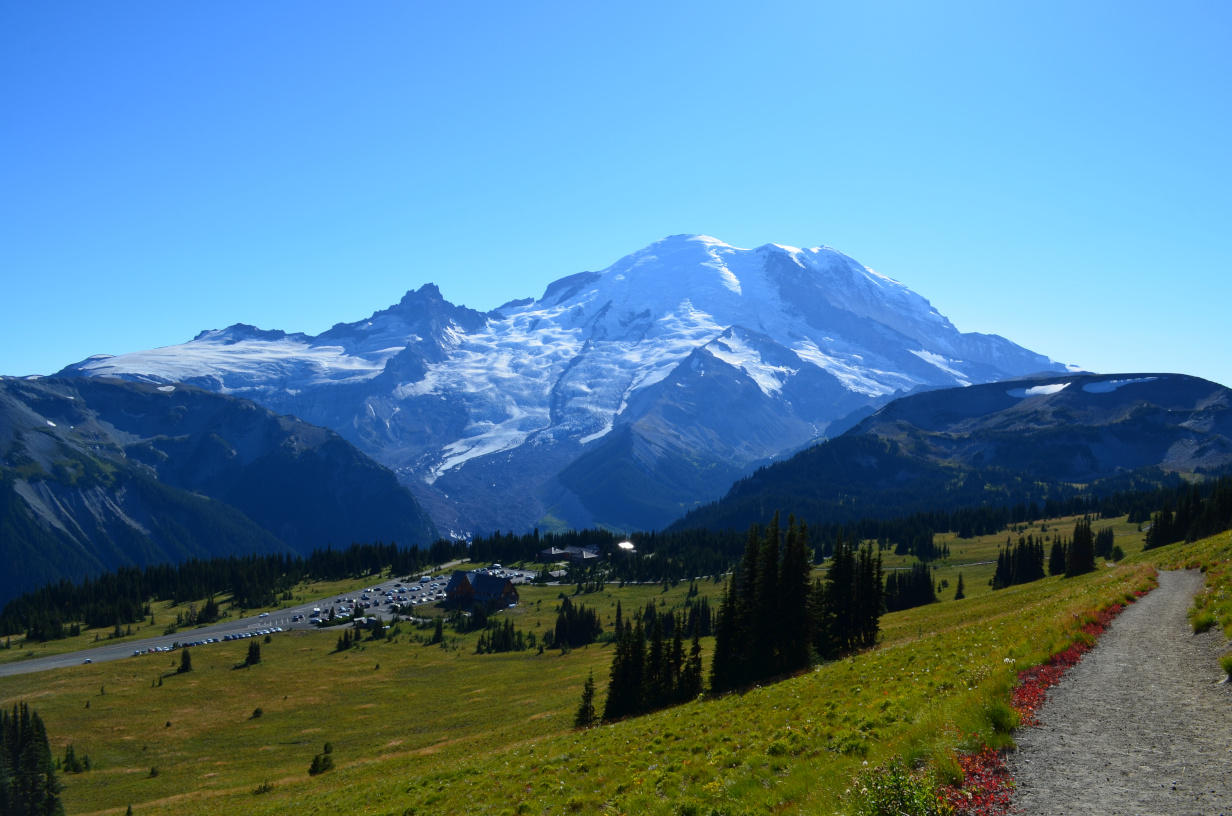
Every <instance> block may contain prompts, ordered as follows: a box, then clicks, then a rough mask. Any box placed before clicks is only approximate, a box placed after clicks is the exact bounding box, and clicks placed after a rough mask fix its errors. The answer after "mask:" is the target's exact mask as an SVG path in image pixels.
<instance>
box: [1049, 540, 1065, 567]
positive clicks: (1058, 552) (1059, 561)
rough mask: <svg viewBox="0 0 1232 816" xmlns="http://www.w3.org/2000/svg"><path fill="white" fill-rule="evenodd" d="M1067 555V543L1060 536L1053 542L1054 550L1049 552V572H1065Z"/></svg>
mask: <svg viewBox="0 0 1232 816" xmlns="http://www.w3.org/2000/svg"><path fill="white" fill-rule="evenodd" d="M1066 557H1067V556H1066V552H1065V544H1064V543H1062V541H1061V539H1060V538H1058V539H1057V540H1056V541H1054V542H1052V550H1051V551H1050V552H1049V554H1048V574H1049V575H1062V574H1064V572H1065V561H1066Z"/></svg>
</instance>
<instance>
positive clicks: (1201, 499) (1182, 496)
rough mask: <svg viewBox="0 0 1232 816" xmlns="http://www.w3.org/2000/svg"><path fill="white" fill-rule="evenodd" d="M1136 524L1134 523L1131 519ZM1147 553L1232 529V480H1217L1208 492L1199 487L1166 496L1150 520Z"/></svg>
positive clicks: (1190, 486) (1176, 491)
mask: <svg viewBox="0 0 1232 816" xmlns="http://www.w3.org/2000/svg"><path fill="white" fill-rule="evenodd" d="M1131 520H1132V519H1131ZM1150 523H1151V526H1150V529H1148V530H1147V532H1146V549H1148V550H1151V549H1154V548H1156V547H1162V546H1164V545H1166V544H1175V543H1177V542H1179V541H1197V540H1198V539H1200V538H1206V537H1207V536H1212V535H1215V534H1216V533H1222V532H1223V531H1224V530H1227V529H1229V528H1232V477H1228V476H1225V477H1223V478H1221V479H1219V480H1217V481H1216V482H1215V483H1214V484H1213V485H1211V486H1210V487H1209V488H1208V490H1206V491H1204V490H1203V489H1202V487H1201V486H1199V485H1196V484H1194V485H1187V486H1182V487H1179V488H1177V489H1176V490H1175V491H1173V492H1172V493H1171V494H1170V495H1166V496H1165V497H1164V500H1163V502H1162V506H1161V507H1160V508H1159V509H1158V510H1157V511H1156V512H1154V513H1152V514H1151V517H1150Z"/></svg>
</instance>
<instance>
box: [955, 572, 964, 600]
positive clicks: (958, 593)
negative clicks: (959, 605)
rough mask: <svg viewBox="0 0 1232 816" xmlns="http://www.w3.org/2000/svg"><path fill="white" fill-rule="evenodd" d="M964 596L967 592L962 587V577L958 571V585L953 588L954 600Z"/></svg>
mask: <svg viewBox="0 0 1232 816" xmlns="http://www.w3.org/2000/svg"><path fill="white" fill-rule="evenodd" d="M965 597H967V593H966V591H965V589H964V587H963V577H962V573H961V572H960V573H958V586H957V587H956V588H955V589H954V600H956V601H961V600H962V599H963V598H965Z"/></svg>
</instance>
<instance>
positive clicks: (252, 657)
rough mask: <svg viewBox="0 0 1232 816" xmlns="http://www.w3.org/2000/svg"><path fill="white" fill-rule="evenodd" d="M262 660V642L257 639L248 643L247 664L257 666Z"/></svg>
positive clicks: (245, 660)
mask: <svg viewBox="0 0 1232 816" xmlns="http://www.w3.org/2000/svg"><path fill="white" fill-rule="evenodd" d="M260 662H261V644H260V643H257V642H256V641H255V640H254V641H253V642H252V643H249V644H248V657H246V658H244V665H245V666H255V665H257V664H258V663H260Z"/></svg>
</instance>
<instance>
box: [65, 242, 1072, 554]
mask: <svg viewBox="0 0 1232 816" xmlns="http://www.w3.org/2000/svg"><path fill="white" fill-rule="evenodd" d="M1066 370H1068V369H1067V367H1066V366H1063V365H1061V364H1059V363H1056V362H1054V361H1052V360H1050V359H1048V358H1047V357H1045V356H1043V355H1040V354H1036V353H1035V352H1032V351H1029V350H1027V349H1024V348H1022V347H1020V346H1017V345H1015V344H1014V343H1012V342H1010V341H1008V340H1006V339H1004V338H1001V337H998V336H996V335H983V334H963V333H961V332H959V331H958V330H957V329H956V328H955V327H954V326H953V324H951V323H950V321H949V320H948V319H946V318H945V317H944V316H942V315H941V314H940V313H939V312H937V310H936V309H934V308H933V307H932V305H931V304H930V303H929V302H928V300H926V299H925V298H924V297H922V296H921V295H919V294H917V293H915V292H913V291H912V290H910V289H909V288H907V287H906V286H904V285H903V284H901V283H899V282H898V281H896V280H893V279H892V278H889V277H887V276H885V275H883V274H880V273H878V272H875V271H873V270H871V269H869V268H868V267H865V266H863V265H862V264H860V263H859V262H857V261H856V260H854V259H853V258H850V257H848V256H847V255H844V254H843V253H841V252H839V251H838V250H835V249H833V248H831V247H828V246H818V247H814V248H811V249H809V248H799V247H791V246H786V245H780V244H766V245H763V246H761V247H757V248H754V249H743V248H738V247H734V246H731V245H729V244H726V243H724V242H722V241H720V240H718V239H717V238H713V237H710V236H705V235H675V236H670V237H668V238H664V239H662V240H660V241H657V242H655V243H653V244H651V245H649V246H647V247H644V248H643V249H640V250H638V251H636V252H634V253H632V254H630V255H627V256H625V257H623V258H621V259H619V260H618V261H616V262H615V263H614V264H612V265H611V266H609V267H607V268H606V269H603V270H601V271H598V272H581V273H577V274H575V275H570V276H567V277H565V278H562V279H560V280H558V281H555V282H553V283H552V284H550V285H549V286H548V287H547V288H546V289H545V291H544V293H543V294H542V295H541V296H540V297H538V298H528V299H525V300H521V301H514V302H511V303H508V304H505V305H504V306H501V307H499V308H497V309H495V310H493V311H491V312H486V313H481V312H477V311H475V310H472V309H467V308H466V307H464V306H457V305H454V304H452V303H449V302H448V301H446V300H445V299H444V298H443V297H442V295H441V293H440V291H439V289H438V288H437V287H436V286H434V285H432V284H426V285H424V286H423V287H421V288H420V289H419V290H417V291H409V292H408V293H407V295H406V297H404V298H403V299H402V301H401V302H400V303H398V304H395V305H393V306H391V307H389V308H388V309H384V310H381V311H378V312H376V313H374V314H373V315H372V316H371V317H370V318H367V319H365V320H361V321H358V322H356V323H350V324H345V323H340V324H338V325H336V326H334V327H333V328H331V329H330V330H329V331H326V332H323V333H322V334H320V335H317V336H315V337H314V336H308V335H304V334H288V333H285V332H282V331H276V330H274V331H270V330H262V329H258V328H256V327H253V326H247V325H243V324H237V325H235V326H231V327H228V328H226V329H221V330H210V331H205V332H201V333H200V334H198V335H197V336H196V337H195V338H194V339H192V340H190V341H188V342H186V343H183V344H180V345H175V346H169V347H165V348H159V349H151V350H148V351H139V352H134V353H130V354H121V355H117V356H106V355H96V356H93V357H90V358H87V359H86V360H83V361H82V362H80V363H76V364H74V365H72V366H69V367H67V368H66V369H64V370H63V371H62V372H60V373H61V375H69V376H89V377H119V378H123V379H129V380H138V381H145V382H152V383H158V384H166V385H172V384H175V383H188V384H192V385H197V386H200V387H204V388H208V389H211V390H215V391H218V392H222V393H226V394H230V395H234V396H242V397H247V398H249V399H252V400H253V401H255V402H258V403H260V404H263V405H265V406H267V407H269V408H272V409H273V410H276V411H280V412H283V413H292V414H295V415H297V416H299V417H301V418H303V419H305V420H307V421H309V422H313V423H316V424H321V425H325V426H327V427H330V428H333V429H335V430H337V431H338V432H339V433H341V434H342V435H343V436H345V437H347V438H348V439H349V440H350V441H352V442H354V443H355V444H357V445H358V446H359V447H360V448H361V449H362V450H364V451H365V452H367V453H368V454H369V455H371V456H373V457H374V458H376V459H377V460H378V461H381V462H382V463H383V464H386V465H388V466H390V467H391V468H393V469H394V470H395V472H397V473H398V474H399V478H400V479H401V480H402V481H403V482H404V483H405V484H407V485H408V486H409V487H410V488H411V489H412V491H413V492H414V493H415V494H416V496H417V498H419V499H420V501H421V502H422V503H423V504H424V506H425V507H426V508H427V509H428V510H429V512H430V513H431V514H432V516H433V520H434V521H435V522H436V523H437V525H438V526H439V527H440V528H441V529H451V530H457V531H462V532H463V533H465V532H473V533H486V532H490V531H492V530H494V529H529V528H530V527H531V526H533V525H536V524H544V525H546V526H548V527H551V526H552V525H560V524H571V525H577V524H588V523H599V524H609V525H612V526H620V527H634V526H640V527H651V526H662V525H663V524H665V523H667V522H668V521H670V520H671V518H670V516H671V514H672V513H677V515H678V514H682V513H683V512H684V511H686V510H688V509H691V507H692V506H695V505H696V504H698V503H701V502H705V501H709V500H712V499H714V498H716V496H715V495H713V494H714V491H715V490H716V489H720V488H719V487H717V486H716V485H718V482H714V481H713V480H714V479H720V478H722V479H726V478H727V477H728V476H733V477H736V476H739V475H741V474H742V473H746V472H748V471H749V470H750V469H751V468H754V467H756V466H758V465H760V464H763V463H765V462H766V461H769V460H770V459H773V458H774V457H776V456H781V455H783V454H785V453H789V452H791V451H793V450H797V449H799V448H800V447H802V446H804V445H807V444H810V443H812V442H815V441H818V440H819V439H820V438H822V437H824V435H825V430H826V428H827V427H828V426H829V425H830V424H831V423H833V422H835V421H836V420H840V419H841V418H843V417H844V416H846V415H848V414H851V413H852V412H854V411H857V410H860V409H861V408H867V407H868V406H876V405H880V404H883V403H884V402H885V401H888V400H889V399H891V398H893V397H894V396H895V395H901V394H905V393H908V392H911V391H914V390H919V389H928V388H940V387H950V386H955V385H964V386H965V385H970V384H972V383H981V382H990V381H994V380H998V379H1005V378H1009V377H1014V376H1021V375H1025V374H1033V373H1038V372H1045V371H1057V372H1063V371H1066ZM669 385H670V386H671V387H668V386H669ZM724 401H726V402H727V403H728V404H730V405H733V406H735V405H739V406H741V407H740V409H739V412H738V413H739V415H738V416H735V415H729V416H724V415H723V414H722V412H721V411H716V410H715V409H716V408H717V407H718V406H721V405H722V404H724ZM729 413H730V412H729ZM579 463H580V464H579ZM669 471H670V472H671V473H672V474H674V475H672V476H671V477H670V478H669V477H668V476H666V475H665V474H666V473H668V472H669ZM616 472H620V473H624V474H626V475H625V476H623V477H622V479H621V480H620V483H619V484H615V483H614V484H613V486H612V487H611V490H614V491H615V493H616V494H618V495H625V494H627V496H626V498H627V502H626V503H627V504H629V505H630V507H631V508H632V509H631V510H629V512H624V509H620V510H619V511H617V510H616V509H614V508H616V507H617V505H618V504H619V503H618V502H617V503H616V504H612V507H610V508H609V509H607V510H602V509H600V508H599V505H600V504H602V505H603V506H604V507H607V506H608V504H611V503H610V502H607V501H606V500H605V501H603V502H599V501H598V500H597V499H594V498H589V499H588V498H587V496H588V495H589V493H588V491H589V490H590V483H593V482H594V481H595V479H596V478H597V477H601V476H602V475H603V474H610V473H616ZM580 473H586V474H587V475H586V477H585V479H584V480H582V479H581V477H580V476H578V474H580ZM682 474H683V475H682ZM690 474H694V475H696V478H694V477H693V476H692V475H690ZM643 479H644V480H646V485H659V487H660V488H661V489H658V492H657V494H656V496H657V498H655V499H646V498H643V499H637V497H636V496H635V495H634V494H636V493H638V492H639V491H644V490H648V489H649V488H645V487H644V486H639V485H636V484H632V483H634V482H637V481H638V480H643ZM708 479H709V480H711V481H707V480H708ZM712 482H713V483H712ZM703 483H705V484H703ZM622 491H623V492H622ZM660 499H661V501H660ZM639 501H641V505H638V502H639ZM642 505H644V506H643V507H642V510H638V506H642ZM651 505H654V506H653V507H651ZM659 505H662V506H659ZM677 511H678V512H677ZM617 516H619V518H617Z"/></svg>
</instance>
